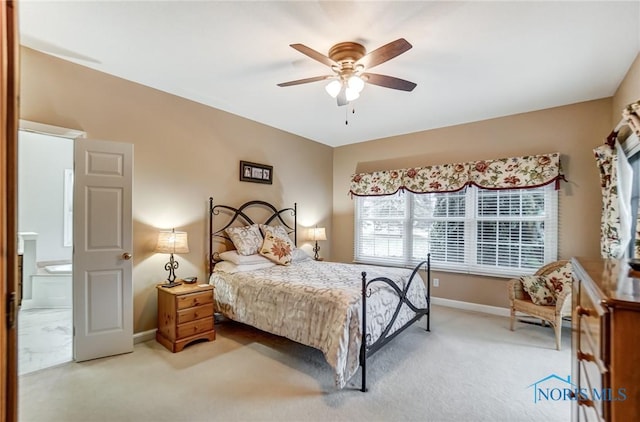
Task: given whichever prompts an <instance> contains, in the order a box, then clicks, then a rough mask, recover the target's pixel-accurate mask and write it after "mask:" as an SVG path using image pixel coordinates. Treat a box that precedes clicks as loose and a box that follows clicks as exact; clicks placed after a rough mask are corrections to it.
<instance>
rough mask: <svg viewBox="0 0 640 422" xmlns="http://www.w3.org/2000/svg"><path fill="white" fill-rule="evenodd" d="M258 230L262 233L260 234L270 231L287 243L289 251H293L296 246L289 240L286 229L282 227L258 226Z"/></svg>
mask: <svg viewBox="0 0 640 422" xmlns="http://www.w3.org/2000/svg"><path fill="white" fill-rule="evenodd" d="M259 226H260V230H261V231H262V233H266V232H267V230H271V232H272V233H273V234H274V235H276V236H278V237H281V238H282V239H283V240H284V241H285V242H287V244H288V245H289V246H290V247H291V250H294V249H295V248H296V245H295V244H294V243H293V241H292V240H291V238H290V237H289V232H288V231H287V229H286V227H284V226H269V225H266V224H260V225H259Z"/></svg>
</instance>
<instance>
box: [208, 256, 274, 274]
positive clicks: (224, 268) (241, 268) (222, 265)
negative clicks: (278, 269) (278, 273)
mask: <svg viewBox="0 0 640 422" xmlns="http://www.w3.org/2000/svg"><path fill="white" fill-rule="evenodd" d="M265 259H266V258H265ZM267 261H269V260H267ZM275 265H276V264H275V263H274V262H271V261H269V262H265V263H263V264H241V265H237V264H234V263H233V262H230V261H220V262H218V263H217V264H216V266H215V267H213V271H214V272H222V273H229V274H234V273H241V272H245V271H253V270H262V269H264V268H269V267H274V266H275Z"/></svg>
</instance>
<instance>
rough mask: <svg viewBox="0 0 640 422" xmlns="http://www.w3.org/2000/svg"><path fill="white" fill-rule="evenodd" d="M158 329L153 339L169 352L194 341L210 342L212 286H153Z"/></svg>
mask: <svg viewBox="0 0 640 422" xmlns="http://www.w3.org/2000/svg"><path fill="white" fill-rule="evenodd" d="M156 289H157V290H158V331H157V332H156V340H157V341H158V342H159V343H160V344H162V345H163V346H164V347H166V348H167V349H169V350H171V351H172V352H174V353H175V352H179V351H181V350H182V349H184V347H185V346H186V345H187V344H189V343H191V342H192V341H195V340H209V341H213V340H215V338H216V330H215V328H214V326H213V286H210V285H207V286H199V285H197V284H184V283H183V284H181V285H179V286H176V287H172V288H166V287H161V285H160V284H159V285H157V286H156Z"/></svg>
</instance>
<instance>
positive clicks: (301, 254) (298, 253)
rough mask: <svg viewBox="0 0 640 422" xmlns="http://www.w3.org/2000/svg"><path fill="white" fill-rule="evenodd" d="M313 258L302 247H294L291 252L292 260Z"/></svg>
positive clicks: (298, 260) (299, 260)
mask: <svg viewBox="0 0 640 422" xmlns="http://www.w3.org/2000/svg"><path fill="white" fill-rule="evenodd" d="M308 259H311V257H310V256H309V255H307V253H306V252H305V251H303V250H302V249H297V248H296V249H294V250H293V251H292V252H291V262H302V261H306V260H308Z"/></svg>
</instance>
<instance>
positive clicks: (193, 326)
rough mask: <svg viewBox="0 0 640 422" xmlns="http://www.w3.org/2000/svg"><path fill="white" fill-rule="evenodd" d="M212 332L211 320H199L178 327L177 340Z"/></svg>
mask: <svg viewBox="0 0 640 422" xmlns="http://www.w3.org/2000/svg"><path fill="white" fill-rule="evenodd" d="M211 330H213V318H205V319H199V320H196V321H193V322H187V323H186V324H182V325H179V326H178V333H177V338H178V339H181V338H184V337H189V336H194V335H196V334H200V333H204V332H206V331H211Z"/></svg>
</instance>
